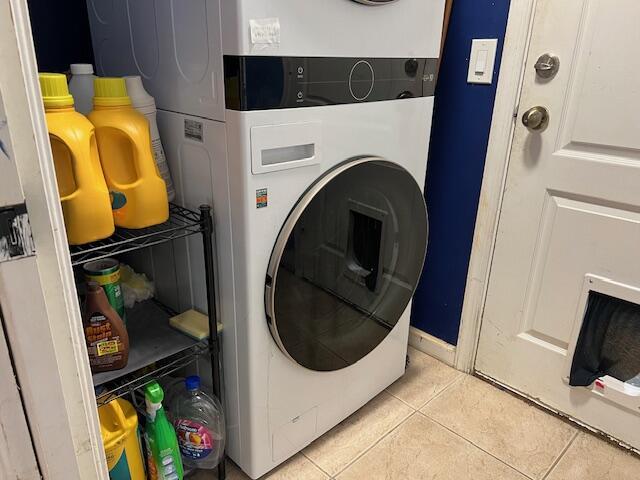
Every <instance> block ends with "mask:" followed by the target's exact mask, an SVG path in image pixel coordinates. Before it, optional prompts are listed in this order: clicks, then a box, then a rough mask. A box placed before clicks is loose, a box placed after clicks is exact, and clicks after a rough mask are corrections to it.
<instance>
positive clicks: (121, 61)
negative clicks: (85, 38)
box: [88, 0, 444, 478]
mask: <svg viewBox="0 0 640 480" xmlns="http://www.w3.org/2000/svg"><path fill="white" fill-rule="evenodd" d="M88 6H89V16H90V21H91V29H92V36H93V44H94V53H95V57H96V64H97V70H98V72H99V74H102V75H130V74H136V73H138V74H140V75H141V76H142V78H143V82H144V85H145V87H146V88H147V90H148V91H149V92H150V93H151V94H152V95H153V96H154V97H155V99H156V103H157V105H158V108H159V111H158V124H159V127H160V132H161V136H162V140H163V143H164V147H165V151H166V155H167V159H168V161H169V165H170V167H171V171H172V174H173V176H174V181H175V183H176V185H177V199H176V201H178V202H179V203H181V204H183V205H184V206H186V207H191V208H195V207H197V206H198V205H200V204H201V203H211V204H213V206H214V212H215V214H214V215H215V224H216V225H215V226H216V235H217V245H216V248H217V259H218V264H217V291H218V296H219V305H218V308H219V313H220V318H221V320H222V323H223V328H224V330H223V334H222V338H223V353H224V374H225V379H224V380H225V389H226V394H225V408H226V415H227V423H228V443H227V445H228V454H229V456H230V457H231V458H232V459H233V460H234V461H235V462H236V463H237V464H238V465H239V466H240V467H241V468H242V469H243V470H244V471H245V472H246V473H247V474H248V475H250V476H251V477H252V478H257V477H259V476H261V475H262V474H264V473H266V472H267V471H269V470H271V469H272V468H274V467H275V466H277V465H278V464H280V463H282V462H283V461H284V460H286V459H287V458H289V457H290V456H292V455H294V454H295V453H296V452H298V451H300V450H301V449H302V448H304V447H305V446H306V445H308V444H309V443H310V442H312V441H313V440H314V439H316V438H318V437H319V436H320V435H322V434H323V433H325V432H326V431H328V430H329V429H331V428H332V427H334V426H335V425H336V424H338V423H339V422H340V421H342V420H343V419H344V418H346V417H347V416H348V415H350V414H351V413H353V412H354V411H356V410H357V409H358V408H360V407H361V406H363V405H364V404H365V403H367V402H368V401H369V400H370V399H371V398H373V397H374V396H375V395H377V394H378V393H379V392H380V391H382V390H383V389H384V388H385V387H387V386H388V385H390V384H391V383H392V382H393V381H395V380H396V379H397V378H399V377H400V376H401V375H402V374H403V373H404V370H405V358H406V351H407V339H408V331H409V315H410V310H411V309H410V302H411V297H412V295H413V293H414V291H415V288H416V285H417V282H418V279H419V276H420V272H421V270H422V266H423V262H424V255H425V250H426V245H427V214H426V208H425V203H424V198H423V192H422V190H423V185H424V180H425V172H426V161H427V152H428V140H429V132H430V127H431V116H432V109H433V93H434V85H435V78H436V67H437V57H438V54H439V46H440V35H441V27H442V17H443V9H444V0H397V1H392V0H391V1H390V0H360V1H357V2H356V1H354V0H190V1H189V2H184V1H178V0H135V1H133V0H112V1H109V2H106V1H103V0H88ZM189 242H190V241H189V240H183V241H182V243H176V244H175V245H174V246H173V247H172V248H171V249H170V250H166V251H156V252H155V255H154V258H153V259H152V261H150V262H149V269H150V270H151V271H150V272H149V273H150V274H151V275H153V277H154V280H155V282H156V285H157V289H158V295H159V296H160V297H161V298H162V300H164V301H165V302H168V303H170V304H171V305H173V306H175V308H179V309H182V308H190V307H192V306H195V307H196V308H199V309H201V310H202V311H206V310H205V308H206V300H205V286H204V284H203V283H204V282H203V279H204V269H203V266H202V265H201V264H200V263H199V262H200V260H199V259H201V258H202V255H201V253H200V252H198V251H197V250H199V249H201V248H202V246H201V245H199V244H198V240H197V239H195V240H194V243H189ZM172 256H174V257H179V259H178V260H181V261H177V262H175V265H178V267H174V262H170V261H167V259H168V258H170V257H172ZM191 259H194V260H193V261H192V260H191ZM196 259H198V260H196ZM181 265H183V266H184V268H183V267H181Z"/></svg>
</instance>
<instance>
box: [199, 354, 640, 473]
mask: <svg viewBox="0 0 640 480" xmlns="http://www.w3.org/2000/svg"><path fill="white" fill-rule="evenodd" d="M409 356H410V358H411V363H410V366H409V369H408V370H407V373H406V374H405V376H404V377H402V378H401V379H400V380H398V381H397V382H396V383H394V384H393V385H391V386H390V387H389V388H388V389H387V390H386V391H385V392H382V393H381V394H380V395H378V396H377V397H376V398H374V399H373V400H371V402H369V403H368V404H367V405H365V406H364V407H363V408H362V409H361V410H359V411H358V412H356V413H354V414H353V415H352V416H351V417H349V418H347V419H346V420H345V421H343V422H342V423H341V424H340V425H338V426H336V427H335V428H333V429H332V430H331V431H329V432H328V433H327V434H325V435H324V436H322V437H321V438H319V439H318V440H316V441H315V442H313V443H312V444H311V445H309V446H308V447H307V448H306V449H304V450H303V451H302V452H301V453H299V454H297V455H295V456H294V457H293V458H291V459H289V461H287V462H285V463H284V464H283V465H281V466H280V467H278V468H277V469H275V470H274V471H273V472H271V473H269V474H267V475H265V476H264V477H263V479H269V480H326V479H335V480H378V479H379V480H543V479H544V480H639V479H640V457H637V456H634V455H631V454H629V453H627V452H625V451H623V450H621V449H619V448H616V447H613V446H611V445H609V444H608V443H606V442H604V441H602V440H600V439H599V438H597V437H595V436H592V435H589V434H586V433H583V432H581V431H579V430H577V429H576V428H574V427H573V426H571V425H569V424H568V423H565V422H563V421H562V420H560V419H558V418H557V417H554V416H552V415H549V414H547V413H545V412H544V411H542V410H540V409H538V408H536V407H534V406H531V405H530V404H528V403H526V402H524V401H522V400H520V399H518V398H516V397H514V396H512V395H510V394H508V393H506V392H503V391H501V390H499V389H497V388H495V387H493V386H491V385H490V384H488V383H485V382H483V381H481V380H478V379H477V378H474V377H471V376H468V375H464V374H461V373H459V372H457V371H455V370H454V369H452V368H449V367H448V366H446V365H444V364H442V363H440V362H438V361H436V360H434V359H433V358H431V357H429V356H427V355H425V354H423V353H421V352H419V351H417V350H414V349H409ZM205 478H215V476H214V477H211V476H206V475H198V476H197V479H198V480H199V479H205ZM227 478H228V479H229V480H247V479H248V477H246V476H245V475H244V474H243V473H242V472H241V471H240V470H239V469H238V468H237V467H235V466H234V465H232V464H230V465H229V469H228V475H227Z"/></svg>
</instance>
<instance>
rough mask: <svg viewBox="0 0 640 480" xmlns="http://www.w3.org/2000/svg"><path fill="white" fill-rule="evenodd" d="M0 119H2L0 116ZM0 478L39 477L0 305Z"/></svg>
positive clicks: (6, 479) (8, 479) (10, 479)
mask: <svg viewBox="0 0 640 480" xmlns="http://www.w3.org/2000/svg"><path fill="white" fill-rule="evenodd" d="M0 118H1V117H0ZM0 405H2V408H0V424H2V430H3V431H4V432H11V433H10V434H9V435H0V478H2V479H4V480H18V479H36V478H40V471H39V469H38V464H37V462H36V456H35V453H34V451H33V444H32V443H31V435H30V434H29V427H28V425H27V419H26V417H25V414H24V410H23V409H22V402H21V399H20V394H19V392H18V385H17V384H16V378H15V372H14V370H13V365H11V354H10V352H9V347H8V345H7V342H6V339H5V336H4V326H3V321H2V307H1V306H0Z"/></svg>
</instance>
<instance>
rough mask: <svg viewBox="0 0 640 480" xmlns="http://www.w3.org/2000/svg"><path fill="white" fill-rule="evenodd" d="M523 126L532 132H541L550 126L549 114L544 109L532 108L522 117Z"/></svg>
mask: <svg viewBox="0 0 640 480" xmlns="http://www.w3.org/2000/svg"><path fill="white" fill-rule="evenodd" d="M522 124H523V125H524V126H525V127H527V128H528V129H529V131H530V132H539V131H541V130H544V129H545V128H547V125H549V112H548V111H547V109H546V108H544V107H540V106H537V107H532V108H530V109H529V110H527V111H526V112H524V115H522Z"/></svg>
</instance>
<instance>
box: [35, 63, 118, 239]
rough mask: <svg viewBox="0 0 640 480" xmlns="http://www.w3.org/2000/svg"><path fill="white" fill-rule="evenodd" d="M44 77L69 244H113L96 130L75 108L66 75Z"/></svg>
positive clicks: (52, 141) (110, 219)
mask: <svg viewBox="0 0 640 480" xmlns="http://www.w3.org/2000/svg"><path fill="white" fill-rule="evenodd" d="M39 77H40V89H41V91H42V100H43V103H44V108H45V113H46V119H47V127H48V129H49V139H50V141H51V150H52V152H53V161H54V164H55V169H56V178H57V181H58V190H59V192H60V200H61V203H62V212H63V214H64V223H65V226H66V229H67V237H68V239H69V243H70V244H72V245H81V244H83V243H89V242H94V241H96V240H100V239H103V238H107V237H108V236H110V235H111V234H112V233H113V231H114V225H113V216H112V213H111V200H110V198H109V190H108V189H107V184H106V183H105V180H104V176H103V175H102V167H101V166H100V159H99V157H98V148H97V146H96V137H95V129H94V127H93V125H92V124H91V122H90V121H89V120H87V119H86V118H85V117H84V115H82V114H80V113H78V112H76V111H75V109H74V108H73V97H72V96H71V95H69V88H68V87H67V78H66V77H65V76H64V75H62V74H59V73H41V74H40V76H39Z"/></svg>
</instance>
